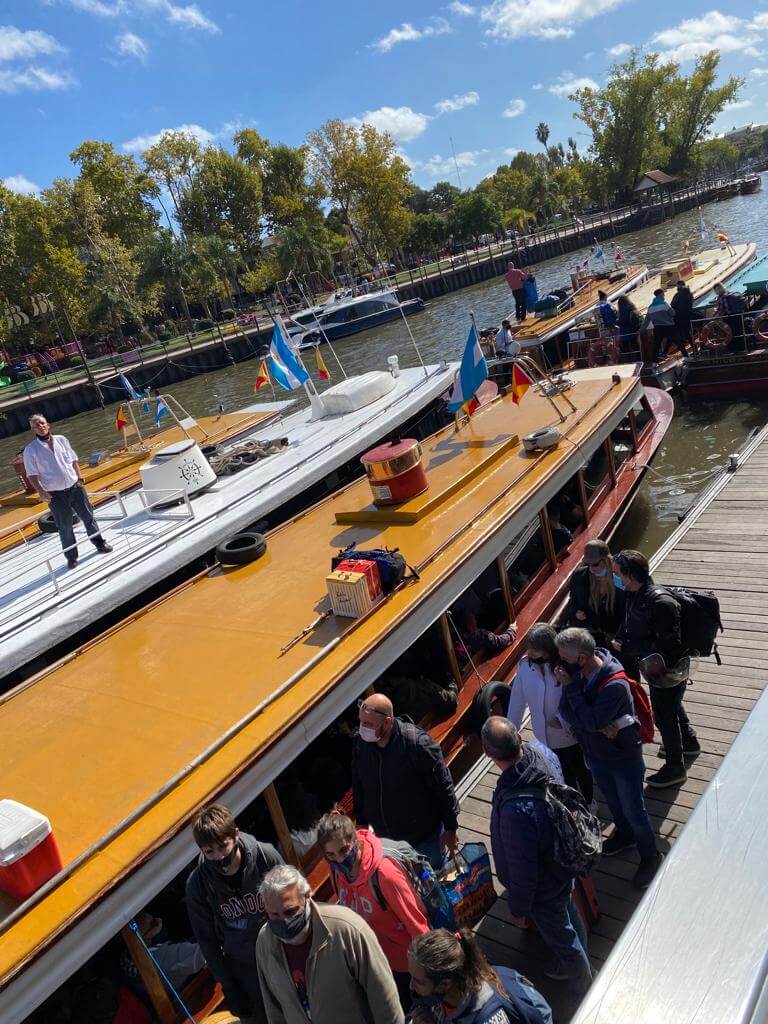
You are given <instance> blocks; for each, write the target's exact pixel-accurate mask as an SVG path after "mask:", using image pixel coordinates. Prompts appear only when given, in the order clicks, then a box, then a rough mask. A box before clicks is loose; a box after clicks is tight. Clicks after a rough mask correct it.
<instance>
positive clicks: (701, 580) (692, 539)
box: [460, 427, 768, 1021]
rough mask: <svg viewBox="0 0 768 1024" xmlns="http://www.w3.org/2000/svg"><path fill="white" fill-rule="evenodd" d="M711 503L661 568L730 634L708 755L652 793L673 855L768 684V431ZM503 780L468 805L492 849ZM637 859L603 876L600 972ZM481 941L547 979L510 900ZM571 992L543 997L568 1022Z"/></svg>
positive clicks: (656, 566)
mask: <svg viewBox="0 0 768 1024" xmlns="http://www.w3.org/2000/svg"><path fill="white" fill-rule="evenodd" d="M705 502H706V505H705V507H704V508H703V510H702V508H700V507H694V509H692V510H691V512H689V515H688V518H687V519H686V521H685V522H684V523H683V525H682V526H681V527H680V529H679V530H678V531H677V533H676V534H675V535H674V536H673V538H672V539H671V541H670V542H669V543H668V544H667V545H666V546H665V547H664V548H663V549H662V551H661V552H660V554H659V556H657V558H656V559H655V560H654V561H653V562H652V568H653V572H654V579H655V580H656V581H657V582H659V583H668V584H670V585H677V586H690V587H695V588H701V589H708V590H714V591H715V593H716V594H717V596H718V598H719V600H720V608H721V615H722V619H723V625H724V627H725V632H724V633H723V634H721V635H720V636H718V647H719V650H720V654H721V657H722V661H723V664H722V665H717V664H716V662H715V660H714V658H708V659H702V660H701V661H700V662H699V664H698V666H696V667H695V670H694V678H693V680H692V683H691V686H690V687H689V689H688V692H687V694H686V708H687V710H688V714H689V716H690V718H691V721H692V722H693V724H694V728H695V729H696V731H697V734H698V736H699V740H700V742H701V745H702V752H701V753H700V754H699V755H698V756H697V757H696V758H695V760H693V761H692V762H691V763H690V764H689V765H688V778H687V780H686V782H685V783H684V784H683V785H681V786H680V787H672V788H669V789H664V790H653V789H646V805H647V808H648V812H649V815H650V818H651V823H652V825H653V827H654V830H655V831H656V834H657V841H658V844H659V848H660V849H662V850H668V849H669V848H670V844H674V842H675V840H676V839H677V837H678V836H679V835H680V833H681V831H682V829H683V828H684V827H685V823H686V821H687V820H688V818H689V817H690V815H691V814H692V813H693V811H694V810H695V808H696V805H697V803H698V800H699V798H700V796H701V795H702V793H703V792H704V791H705V789H706V788H707V786H708V785H709V783H710V782H711V780H712V778H713V776H714V775H715V772H716V771H717V768H718V767H719V765H720V764H721V762H722V760H723V757H724V756H725V755H726V754H727V753H728V750H729V748H730V746H731V744H732V743H733V741H734V739H735V738H736V736H737V735H738V733H739V731H740V729H741V727H742V725H743V724H744V722H745V721H746V719H747V717H748V715H749V713H750V711H751V709H752V708H753V707H754V705H755V703H756V701H757V699H758V698H759V696H760V694H761V693H762V692H763V690H764V689H765V687H766V685H767V684H768V643H766V640H768V599H767V597H766V595H768V559H766V558H765V555H766V553H768V427H767V428H765V429H764V431H763V432H762V434H761V435H760V436H759V438H758V439H757V440H756V441H755V442H753V443H752V447H751V450H749V449H748V450H747V452H746V453H745V456H744V460H743V462H742V465H741V467H740V468H739V470H738V471H737V472H736V473H734V474H732V475H730V476H729V477H728V478H727V480H726V481H725V482H724V483H722V486H721V487H720V489H719V490H717V491H716V493H715V492H713V493H711V494H709V495H708V496H706V498H705ZM657 739H658V734H657ZM644 756H645V762H646V768H647V770H648V772H649V773H650V772H653V771H657V770H658V769H659V768H660V767H661V765H662V763H663V762H662V761H661V760H660V759H659V757H658V742H657V743H653V744H647V745H646V746H645V748H644ZM498 776H499V772H498V770H497V769H496V768H495V767H491V768H490V769H489V770H488V772H486V773H485V775H484V776H483V777H482V778H481V779H479V780H478V782H477V783H476V785H475V786H474V788H473V790H472V792H471V793H470V794H468V796H467V797H466V798H465V799H464V800H463V802H462V812H461V818H460V826H461V829H462V834H463V835H464V836H465V837H467V838H469V837H471V838H472V839H474V840H476V841H477V840H479V841H483V842H485V843H486V844H489V838H488V836H489V827H490V820H489V819H490V808H491V799H492V796H493V789H494V787H495V785H496V782H497V780H498ZM598 797H599V794H598ZM598 813H599V814H600V816H601V818H602V820H603V821H606V822H607V821H608V820H609V815H608V810H607V807H606V806H605V804H604V803H602V801H601V800H598ZM637 862H638V855H637V852H636V851H635V850H630V851H626V852H625V853H623V854H622V855H620V856H618V857H611V858H603V859H602V860H601V861H600V863H599V864H598V866H597V868H596V870H595V872H594V874H593V879H592V880H593V883H594V885H595V889H596V891H597V894H598V899H599V901H600V907H601V915H602V916H601V918H600V920H599V921H598V923H597V925H596V926H595V928H594V930H593V932H592V934H591V935H590V957H591V960H592V962H593V964H594V965H595V966H599V965H600V964H601V963H602V962H604V960H605V958H606V957H607V956H608V955H609V953H610V949H611V946H612V944H613V943H614V942H615V941H616V939H618V938H619V936H620V935H621V932H622V930H623V928H624V925H625V924H626V922H627V921H628V920H629V918H630V917H631V915H632V913H633V910H634V908H635V906H636V905H637V902H638V899H639V896H638V894H637V893H636V892H635V891H634V890H633V889H632V887H631V881H632V877H633V874H634V872H635V870H636V866H637ZM497 884H498V882H497ZM478 934H479V935H480V937H481V939H482V941H483V942H484V943H486V944H487V948H488V949H489V951H492V955H493V956H494V957H495V960H494V962H495V963H506V964H511V965H512V966H518V967H519V966H520V964H521V963H522V962H525V963H526V964H528V969H529V970H530V972H531V974H530V977H532V978H535V979H536V980H537V981H538V979H539V978H540V977H541V974H540V967H541V962H542V958H543V959H547V958H548V955H547V952H546V950H544V949H543V947H542V945H541V943H538V944H537V942H536V941H535V940H534V938H532V937H531V936H530V934H525V935H523V933H520V930H519V929H515V927H514V926H513V925H512V924H511V923H510V922H509V920H508V911H507V908H506V904H505V902H504V900H503V899H500V900H498V901H497V903H496V905H495V906H494V908H493V909H492V911H491V913H490V914H489V915H488V917H487V918H486V919H485V921H484V922H483V923H482V924H481V926H480V927H479V929H478ZM521 936H522V937H521ZM521 957H523V958H524V961H523V960H520V959H519V958H521ZM531 961H533V962H531ZM562 988H563V986H562V985H561V986H559V988H558V987H557V986H555V987H554V989H553V984H552V982H547V983H546V984H542V991H544V992H545V993H546V994H547V995H552V998H553V1000H554V1002H553V1008H555V1007H556V1019H557V1020H558V1021H566V1020H568V1019H569V1018H568V1007H567V1004H566V1009H565V1011H564V1012H563V1011H561V1010H560V1007H561V1005H562V1004H561V1003H560V1002H559V1001H558V1000H559V999H560V993H561V992H562Z"/></svg>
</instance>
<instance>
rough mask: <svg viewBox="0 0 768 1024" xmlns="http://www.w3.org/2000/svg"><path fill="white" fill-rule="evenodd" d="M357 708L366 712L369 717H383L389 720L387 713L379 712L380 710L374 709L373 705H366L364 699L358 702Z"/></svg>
mask: <svg viewBox="0 0 768 1024" xmlns="http://www.w3.org/2000/svg"><path fill="white" fill-rule="evenodd" d="M357 706H358V707H359V708H360V710H361V711H365V713H366V714H367V715H381V717H382V718H389V715H388V714H387V712H386V711H379V709H378V708H372V707H371V705H370V704H366V703H365V701H364V700H363V699H362V698H361V699H360V700H359V701H358V702H357Z"/></svg>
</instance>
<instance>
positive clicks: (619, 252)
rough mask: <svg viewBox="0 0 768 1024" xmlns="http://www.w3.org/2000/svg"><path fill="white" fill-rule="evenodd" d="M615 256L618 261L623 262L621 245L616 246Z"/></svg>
mask: <svg viewBox="0 0 768 1024" xmlns="http://www.w3.org/2000/svg"><path fill="white" fill-rule="evenodd" d="M613 258H614V259H615V260H616V262H617V263H621V261H622V260H623V259H624V254H623V253H622V251H621V246H619V245H617V246H616V252H615V253H614V254H613Z"/></svg>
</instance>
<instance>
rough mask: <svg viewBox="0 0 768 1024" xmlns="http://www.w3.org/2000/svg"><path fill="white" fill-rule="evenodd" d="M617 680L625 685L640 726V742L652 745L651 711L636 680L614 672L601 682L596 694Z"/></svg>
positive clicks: (645, 696)
mask: <svg viewBox="0 0 768 1024" xmlns="http://www.w3.org/2000/svg"><path fill="white" fill-rule="evenodd" d="M617 680H618V681H619V682H622V683H625V684H626V689H627V693H628V694H629V699H630V702H631V704H632V709H633V711H634V713H635V718H636V719H637V721H638V724H639V726H640V742H641V743H653V709H652V708H651V701H650V698H649V696H648V694H647V693H646V692H645V690H644V689H643V687H642V686H641V685H640V683H639V682H638V681H637V679H630V678H629V676H628V675H627V674H626V672H616V673H615V674H614V675H612V676H608V678H607V679H603V680H602V682H601V683H600V685H599V686H598V688H597V692H598V693H602V692H603V690H604V689H605V687H606V686H607V685H608V683H615V682H616V681H617Z"/></svg>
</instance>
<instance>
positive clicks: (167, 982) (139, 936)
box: [128, 921, 195, 1024]
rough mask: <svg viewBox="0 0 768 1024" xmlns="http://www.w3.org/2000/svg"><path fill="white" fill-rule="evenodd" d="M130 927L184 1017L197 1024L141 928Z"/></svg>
mask: <svg viewBox="0 0 768 1024" xmlns="http://www.w3.org/2000/svg"><path fill="white" fill-rule="evenodd" d="M128 927H129V928H130V929H131V931H132V932H133V934H134V935H135V936H136V938H137V939H138V940H139V942H140V943H141V944H142V946H143V947H144V949H145V951H146V953H147V956H148V957H149V959H150V960H151V961H152V963H153V964H154V965H155V970H156V971H157V973H158V974H159V975H160V977H161V978H162V979H163V981H164V982H165V985H166V987H167V988H168V991H169V992H170V993H171V995H172V996H174V998H175V999H176V1002H177V1003H178V1004H179V1006H180V1007H181V1008H182V1010H183V1011H184V1016H185V1017H186V1019H187V1020H188V1021H190V1022H191V1024H195V1018H194V1017H193V1016H192V1013H191V1011H190V1010H189V1008H188V1007H187V1004H186V1003H185V1002H184V1000H183V999H182V998H181V996H180V995H179V993H178V992H177V991H176V989H175V988H174V987H173V983H172V982H171V979H170V978H169V977H168V975H167V974H166V973H165V971H164V970H163V968H162V967H161V966H160V964H159V963H158V962H157V959H156V957H155V954H154V953H153V952H152V950H151V949H150V948H149V946H148V945H147V944H146V942H145V941H144V936H143V935H142V934H141V932H140V931H139V926H138V925H137V924H136V922H135V921H129V922H128Z"/></svg>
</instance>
